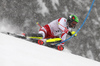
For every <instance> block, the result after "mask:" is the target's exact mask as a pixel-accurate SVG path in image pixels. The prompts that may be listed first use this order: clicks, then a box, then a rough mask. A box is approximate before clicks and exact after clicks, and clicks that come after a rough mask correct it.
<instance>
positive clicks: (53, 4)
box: [51, 0, 59, 10]
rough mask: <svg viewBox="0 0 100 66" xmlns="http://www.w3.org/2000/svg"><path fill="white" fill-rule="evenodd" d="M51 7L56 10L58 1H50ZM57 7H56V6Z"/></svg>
mask: <svg viewBox="0 0 100 66" xmlns="http://www.w3.org/2000/svg"><path fill="white" fill-rule="evenodd" d="M51 2H52V6H53V8H54V9H55V10H57V6H59V0H51ZM56 5H57V6H56Z"/></svg>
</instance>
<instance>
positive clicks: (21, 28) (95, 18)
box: [0, 0, 100, 61]
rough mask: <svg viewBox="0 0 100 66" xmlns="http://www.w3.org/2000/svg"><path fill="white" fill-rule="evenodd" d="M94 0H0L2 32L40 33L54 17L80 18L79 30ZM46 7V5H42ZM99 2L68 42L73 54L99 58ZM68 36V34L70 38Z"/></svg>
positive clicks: (99, 59) (67, 45)
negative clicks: (74, 16) (73, 15)
mask: <svg viewBox="0 0 100 66" xmlns="http://www.w3.org/2000/svg"><path fill="white" fill-rule="evenodd" d="M92 1H93V0H0V31H8V32H14V33H23V32H24V33H32V32H38V30H39V26H38V25H36V22H39V24H40V25H41V26H43V25H45V24H48V23H49V22H51V21H52V20H54V19H58V18H61V17H65V18H67V16H68V15H69V14H75V15H77V16H78V17H79V20H80V22H79V23H78V25H77V27H76V28H75V29H74V30H76V31H77V29H78V28H79V27H80V26H81V24H82V23H83V21H84V19H85V17H86V15H87V13H88V11H89V7H90V6H91V4H92ZM42 6H44V7H42ZM99 12H100V1H99V0H96V1H95V4H94V6H93V8H92V11H91V13H90V15H89V17H88V19H87V21H86V23H85V24H84V26H83V27H82V29H81V30H80V31H79V32H78V36H77V37H73V38H72V39H70V40H69V41H67V42H66V44H65V47H67V48H69V49H70V50H71V51H72V53H73V54H76V55H80V56H83V57H86V58H90V59H94V60H97V61H100V13H99ZM68 37H69V36H67V38H68Z"/></svg>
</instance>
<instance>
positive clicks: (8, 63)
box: [0, 33, 100, 66]
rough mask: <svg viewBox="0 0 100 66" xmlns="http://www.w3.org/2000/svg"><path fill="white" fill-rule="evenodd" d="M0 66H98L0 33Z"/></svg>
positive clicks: (93, 62) (95, 63)
mask: <svg viewBox="0 0 100 66" xmlns="http://www.w3.org/2000/svg"><path fill="white" fill-rule="evenodd" d="M0 37H1V38H0V66H100V63H99V62H97V61H94V60H90V59H87V58H83V57H81V56H77V55H74V54H71V53H69V52H67V51H66V50H64V51H58V50H56V49H52V48H49V47H46V46H40V45H38V44H35V43H32V42H29V41H26V40H23V39H19V38H15V37H13V36H9V35H5V34H1V33H0Z"/></svg>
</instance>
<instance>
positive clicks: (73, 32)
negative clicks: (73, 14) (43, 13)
mask: <svg viewBox="0 0 100 66" xmlns="http://www.w3.org/2000/svg"><path fill="white" fill-rule="evenodd" d="M75 33H76V32H75V31H71V32H68V35H70V36H72V35H74V34H75ZM76 36H77V34H75V35H74V37H76Z"/></svg>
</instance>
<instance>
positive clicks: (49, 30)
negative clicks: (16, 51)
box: [31, 14, 79, 50]
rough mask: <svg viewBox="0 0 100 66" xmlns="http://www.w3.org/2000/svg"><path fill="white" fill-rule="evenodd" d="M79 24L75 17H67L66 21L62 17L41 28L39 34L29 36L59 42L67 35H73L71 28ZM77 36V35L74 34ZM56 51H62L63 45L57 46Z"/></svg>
mask: <svg viewBox="0 0 100 66" xmlns="http://www.w3.org/2000/svg"><path fill="white" fill-rule="evenodd" d="M78 22H79V19H78V17H77V16H76V15H73V14H72V15H69V16H68V19H66V18H64V17H62V18H59V19H56V20H53V21H52V22H50V23H49V24H47V25H45V26H43V27H41V28H40V30H39V34H35V35H34V34H33V35H32V34H31V36H36V37H42V38H43V39H47V38H59V37H60V38H61V41H64V40H65V39H66V36H67V35H73V34H75V31H71V28H75V26H76V24H77V23H78ZM75 36H77V34H75ZM57 49H58V50H63V49H64V43H61V44H60V45H58V46H57Z"/></svg>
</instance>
